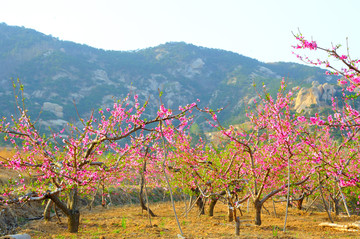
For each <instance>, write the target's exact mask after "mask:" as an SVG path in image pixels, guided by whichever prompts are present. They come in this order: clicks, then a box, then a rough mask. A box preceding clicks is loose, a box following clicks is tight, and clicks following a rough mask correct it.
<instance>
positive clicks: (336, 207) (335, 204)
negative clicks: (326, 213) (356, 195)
mask: <svg viewBox="0 0 360 239" xmlns="http://www.w3.org/2000/svg"><path fill="white" fill-rule="evenodd" d="M332 200H333V202H334V204H333V205H334V206H333V207H334V208H333V209H334V211H335V214H336V216H338V215H339V213H340V210H339V202H340V199H337V198H332Z"/></svg>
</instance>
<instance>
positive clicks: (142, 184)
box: [139, 175, 156, 217]
mask: <svg viewBox="0 0 360 239" xmlns="http://www.w3.org/2000/svg"><path fill="white" fill-rule="evenodd" d="M143 191H144V177H143V175H141V177H140V192H139V200H140V206H141V209H142V210H145V211H147V212H149V214H150V216H152V217H156V215H155V214H154V213H153V211H151V209H150V207H146V206H145V203H144V199H143Z"/></svg>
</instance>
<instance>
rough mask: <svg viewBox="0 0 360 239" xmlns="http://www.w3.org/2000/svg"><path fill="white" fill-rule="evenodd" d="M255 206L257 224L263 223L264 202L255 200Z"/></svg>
mask: <svg viewBox="0 0 360 239" xmlns="http://www.w3.org/2000/svg"><path fill="white" fill-rule="evenodd" d="M254 208H255V225H257V226H260V225H261V208H262V204H261V203H260V201H259V200H255V201H254Z"/></svg>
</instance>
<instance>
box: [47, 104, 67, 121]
mask: <svg viewBox="0 0 360 239" xmlns="http://www.w3.org/2000/svg"><path fill="white" fill-rule="evenodd" d="M43 111H48V112H51V113H53V114H55V116H56V117H58V118H63V117H64V113H63V107H62V106H61V105H58V104H55V103H50V102H44V104H43Z"/></svg>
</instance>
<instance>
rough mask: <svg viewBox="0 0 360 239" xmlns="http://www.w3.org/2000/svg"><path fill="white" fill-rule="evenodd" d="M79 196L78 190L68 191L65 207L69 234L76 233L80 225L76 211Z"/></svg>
mask: <svg viewBox="0 0 360 239" xmlns="http://www.w3.org/2000/svg"><path fill="white" fill-rule="evenodd" d="M78 203H79V196H78V189H77V188H76V187H75V188H73V189H71V190H70V193H69V197H68V203H67V207H68V209H69V213H68V214H67V217H68V231H69V232H71V233H74V232H78V230H79V224H80V211H79V209H78Z"/></svg>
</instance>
